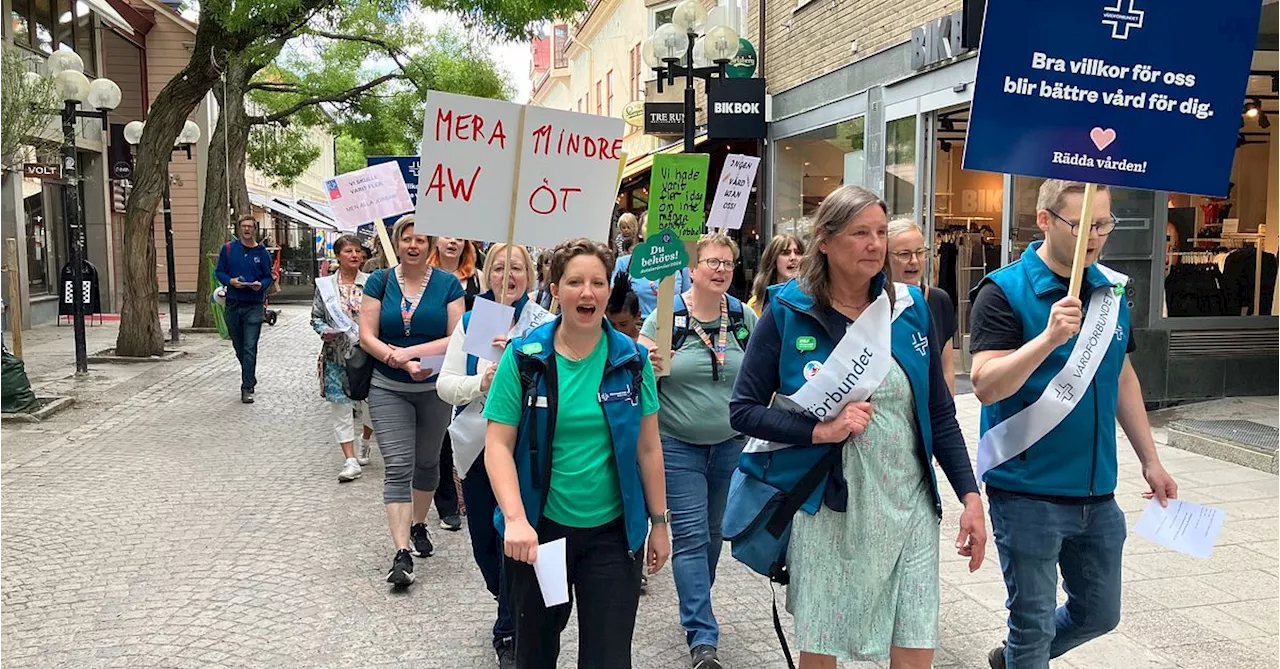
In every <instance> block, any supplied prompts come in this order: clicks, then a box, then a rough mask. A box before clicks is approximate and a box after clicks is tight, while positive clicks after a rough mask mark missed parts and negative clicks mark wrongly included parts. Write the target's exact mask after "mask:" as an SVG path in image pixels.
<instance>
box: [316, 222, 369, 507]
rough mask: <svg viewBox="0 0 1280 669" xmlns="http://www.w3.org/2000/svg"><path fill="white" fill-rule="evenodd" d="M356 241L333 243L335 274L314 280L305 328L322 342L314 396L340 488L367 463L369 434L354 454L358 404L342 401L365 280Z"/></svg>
mask: <svg viewBox="0 0 1280 669" xmlns="http://www.w3.org/2000/svg"><path fill="white" fill-rule="evenodd" d="M362 248H363V247H361V246H360V238H359V237H356V236H355V235H342V236H341V237H339V238H338V239H337V240H336V241H334V242H333V253H334V255H336V256H338V269H337V271H335V272H334V273H333V274H330V275H329V276H326V277H322V278H320V279H317V280H316V294H315V298H313V299H312V301H311V327H312V328H313V329H314V330H315V331H316V333H317V334H319V335H320V338H321V339H322V340H324V345H323V346H321V347H320V361H319V371H320V396H321V397H323V398H325V399H326V400H328V402H329V410H330V414H331V420H332V422H333V434H334V437H335V438H336V439H337V440H338V445H339V446H340V447H341V448H342V456H343V458H345V461H344V462H343V465H342V471H340V472H338V481H339V482H340V483H345V482H347V481H354V480H356V479H358V478H360V475H361V471H360V465H363V464H367V463H368V462H369V460H368V457H369V455H368V454H369V434H368V431H367V430H366V432H365V434H364V435H363V436H364V438H363V439H361V440H360V452H359V453H357V452H356V446H355V439H356V435H355V428H354V426H353V424H352V410H353V409H354V408H357V407H358V405H359V404H360V403H357V402H355V401H354V400H352V399H351V398H349V397H347V369H346V361H347V355H348V354H349V353H350V352H351V347H352V346H354V345H355V344H357V343H359V341H360V327H359V325H358V324H357V320H358V319H359V318H360V303H361V301H362V300H363V298H364V284H365V280H366V279H368V278H369V276H368V275H367V274H365V273H364V272H361V271H360V265H361V264H362V263H363V262H364V253H363V252H362V251H361V249H362Z"/></svg>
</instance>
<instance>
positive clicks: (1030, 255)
mask: <svg viewBox="0 0 1280 669" xmlns="http://www.w3.org/2000/svg"><path fill="white" fill-rule="evenodd" d="M1041 243H1042V242H1035V243H1034V244H1032V245H1031V246H1030V247H1028V248H1027V250H1026V251H1025V252H1023V254H1022V258H1020V259H1019V260H1018V262H1015V263H1013V264H1011V265H1007V266H1005V267H1002V268H1000V269H998V270H996V271H995V272H992V273H991V274H990V275H988V276H987V278H986V279H984V280H983V282H984V283H985V282H986V281H991V282H993V283H995V284H996V285H997V286H999V287H1000V290H1002V291H1004V295H1005V298H1006V299H1008V301H1009V304H1010V306H1012V307H1013V312H1014V314H1016V315H1017V317H1018V320H1019V321H1021V323H1022V338H1023V340H1024V341H1031V340H1032V339H1034V338H1035V337H1036V336H1037V335H1039V334H1040V333H1041V332H1043V331H1044V329H1045V326H1046V324H1048V322H1049V311H1050V309H1051V308H1052V307H1053V304H1054V303H1055V302H1057V301H1058V300H1061V299H1062V298H1064V297H1066V296H1067V285H1066V282H1064V281H1063V280H1062V279H1061V278H1059V277H1058V276H1057V275H1055V274H1054V273H1053V271H1052V270H1050V269H1049V267H1048V266H1047V265H1045V264H1044V260H1041V258H1040V256H1039V255H1038V254H1037V253H1036V250H1037V249H1038V248H1039V247H1040V244H1041ZM1111 285H1112V282H1111V281H1110V280H1108V279H1107V277H1106V276H1105V275H1104V274H1103V272H1102V270H1100V269H1099V268H1098V266H1097V265H1091V266H1089V267H1088V268H1087V269H1086V270H1085V274H1084V286H1085V287H1084V290H1083V291H1082V292H1083V293H1084V294H1085V295H1086V298H1085V302H1084V307H1085V310H1086V312H1087V311H1088V308H1089V301H1088V297H1087V296H1088V295H1089V294H1091V293H1092V292H1093V290H1094V289H1096V288H1101V287H1103V286H1111ZM981 287H982V284H979V286H978V288H975V289H974V294H975V295H976V294H977V291H978V290H979V289H980V288H981ZM1119 319H1120V320H1119V322H1118V324H1117V326H1116V331H1115V334H1114V336H1113V337H1112V339H1111V345H1110V346H1108V347H1107V349H1106V354H1105V355H1104V356H1103V358H1102V364H1101V366H1100V367H1099V368H1098V373H1097V374H1096V375H1095V376H1094V377H1093V381H1092V382H1091V383H1090V384H1089V388H1088V390H1087V391H1086V392H1085V394H1084V396H1083V397H1081V398H1080V402H1079V404H1077V405H1076V408H1075V409H1074V410H1073V411H1072V412H1071V413H1070V414H1069V415H1068V416H1067V417H1066V418H1065V419H1063V421H1062V422H1061V423H1059V424H1058V426H1057V427H1055V428H1054V429H1053V430H1052V431H1051V432H1049V434H1047V435H1045V437H1044V438H1043V439H1041V440H1040V441H1038V442H1036V443H1035V444H1033V445H1032V446H1031V448H1028V449H1027V450H1026V451H1025V452H1023V453H1022V455H1019V456H1018V457H1016V458H1013V459H1012V460H1010V461H1008V462H1006V463H1004V464H1002V465H1000V466H999V467H996V468H994V469H992V470H991V471H989V472H987V474H986V476H984V477H983V481H984V482H985V483H987V485H990V486H993V487H996V488H999V489H1001V490H1007V491H1010V492H1025V493H1033V494H1039V495H1058V496H1065V497H1087V496H1093V495H1107V494H1111V493H1113V492H1115V489H1116V401H1117V397H1118V394H1119V388H1120V371H1121V370H1122V369H1123V368H1124V361H1125V349H1126V345H1127V344H1128V342H1129V336H1130V332H1129V306H1128V304H1127V300H1120V317H1119ZM1075 342H1076V338H1075V337H1073V338H1071V340H1069V341H1068V342H1067V343H1065V344H1063V345H1062V346H1059V347H1058V348H1057V349H1055V350H1054V351H1053V353H1050V354H1049V357H1048V358H1046V359H1045V361H1044V362H1043V363H1041V364H1040V366H1039V367H1037V368H1036V371H1035V372H1033V373H1032V374H1031V376H1030V377H1029V378H1028V379H1027V382H1026V384H1025V385H1023V386H1022V388H1021V389H1020V390H1018V392H1016V393H1014V394H1013V395H1011V396H1009V397H1007V398H1005V399H1003V400H1001V401H999V402H996V403H995V404H993V405H991V406H984V407H982V433H983V434H986V432H987V430H988V429H990V428H991V426H993V425H996V424H998V423H1000V422H1002V421H1004V420H1006V419H1008V418H1009V417H1010V416H1012V415H1014V414H1016V413H1018V412H1019V411H1022V410H1023V409H1025V408H1026V407H1027V406H1030V405H1031V404H1032V403H1033V402H1035V401H1036V400H1037V399H1039V398H1040V395H1041V393H1043V392H1044V389H1045V386H1047V385H1048V384H1049V381H1050V380H1051V379H1052V378H1053V377H1054V376H1055V375H1056V374H1057V373H1058V372H1059V371H1061V370H1062V368H1063V366H1065V365H1066V364H1067V357H1068V356H1069V355H1070V353H1071V349H1072V347H1074V346H1075Z"/></svg>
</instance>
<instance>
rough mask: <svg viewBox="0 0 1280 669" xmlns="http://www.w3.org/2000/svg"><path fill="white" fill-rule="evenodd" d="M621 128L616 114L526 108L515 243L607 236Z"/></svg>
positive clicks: (540, 243)
mask: <svg viewBox="0 0 1280 669" xmlns="http://www.w3.org/2000/svg"><path fill="white" fill-rule="evenodd" d="M623 128H624V124H623V122H622V119H619V118H609V117H606V116H594V115H591V114H577V113H574V112H567V111H559V110H556V109H547V108H545V107H529V108H528V110H527V111H526V112H525V121H524V133H525V136H524V142H523V145H522V147H521V155H520V172H519V174H520V186H519V193H518V194H517V199H516V227H515V241H516V243H518V244H528V245H530V246H541V247H553V246H555V245H556V244H559V243H560V242H562V241H564V240H565V239H567V238H570V237H587V238H589V239H594V240H596V241H605V240H607V239H608V237H609V224H610V222H611V221H612V214H613V206H614V203H615V202H616V201H617V199H618V161H620V160H621V159H622V157H623V153H622V133H623Z"/></svg>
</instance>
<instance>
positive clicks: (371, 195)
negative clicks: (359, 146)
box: [324, 163, 413, 230]
mask: <svg viewBox="0 0 1280 669" xmlns="http://www.w3.org/2000/svg"><path fill="white" fill-rule="evenodd" d="M324 185H325V191H326V192H327V193H328V195H329V206H330V207H332V209H333V220H334V222H335V223H337V225H338V227H339V228H341V229H343V230H355V229H356V228H358V227H360V226H361V225H364V224H365V223H368V222H370V221H380V220H382V219H384V218H390V217H392V216H398V215H400V214H403V213H405V212H406V211H413V200H411V199H410V198H409V189H408V188H406V187H405V185H404V177H402V176H401V175H400V168H399V167H398V166H397V165H396V164H395V163H382V164H381V165H374V166H373V167H366V168H364V169H362V170H356V171H354V172H347V173H346V174H339V175H338V176H335V177H333V178H331V179H327V180H326V181H325V184H324Z"/></svg>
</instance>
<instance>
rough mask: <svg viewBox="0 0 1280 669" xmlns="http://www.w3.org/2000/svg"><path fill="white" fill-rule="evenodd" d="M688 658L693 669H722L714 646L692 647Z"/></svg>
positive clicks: (722, 666)
mask: <svg viewBox="0 0 1280 669" xmlns="http://www.w3.org/2000/svg"><path fill="white" fill-rule="evenodd" d="M689 656H690V657H692V658H693V669H724V665H723V664H720V658H719V657H717V656H716V647H715V646H694V648H693V649H692V650H690V651H689Z"/></svg>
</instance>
